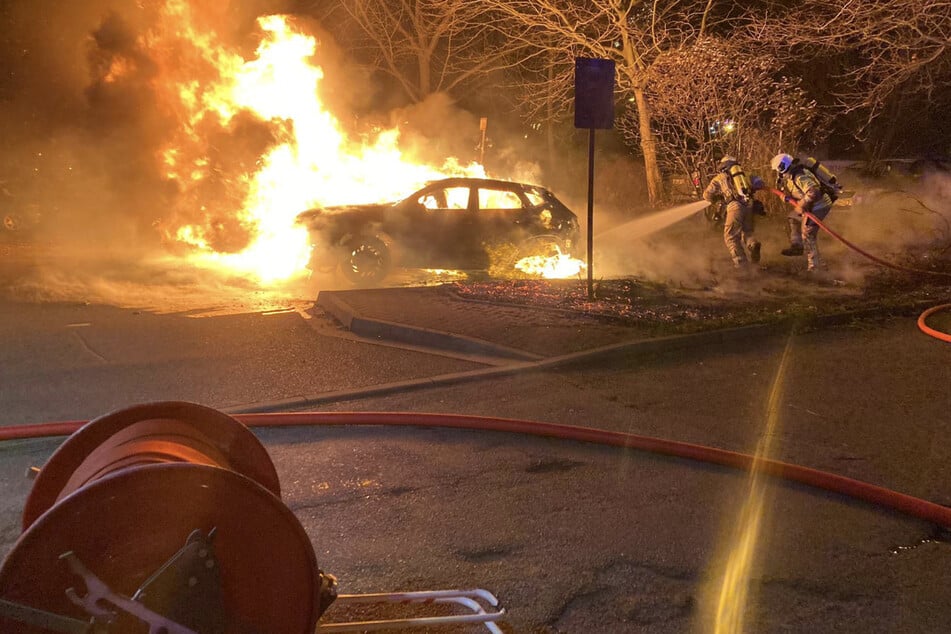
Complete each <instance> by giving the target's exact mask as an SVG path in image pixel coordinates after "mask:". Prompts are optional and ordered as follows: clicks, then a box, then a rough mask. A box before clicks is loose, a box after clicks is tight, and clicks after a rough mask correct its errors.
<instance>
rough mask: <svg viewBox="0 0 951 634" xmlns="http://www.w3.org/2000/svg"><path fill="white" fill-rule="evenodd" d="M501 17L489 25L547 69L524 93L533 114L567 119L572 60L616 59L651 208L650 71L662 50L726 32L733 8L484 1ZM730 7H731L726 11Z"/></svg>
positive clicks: (654, 196) (655, 188)
mask: <svg viewBox="0 0 951 634" xmlns="http://www.w3.org/2000/svg"><path fill="white" fill-rule="evenodd" d="M482 4H483V5H484V6H486V7H491V9H492V10H493V11H494V12H495V13H496V15H497V18H496V19H495V20H493V21H492V25H493V26H494V27H495V28H497V29H498V30H499V31H500V32H501V33H502V34H503V35H504V37H505V39H506V40H507V41H508V42H510V43H511V45H512V47H514V48H517V49H518V50H519V51H520V52H521V53H522V55H521V60H520V61H521V63H522V65H523V68H525V69H532V68H535V69H539V67H541V66H544V65H546V64H548V65H549V66H548V70H549V72H547V73H542V72H536V73H534V74H533V75H532V76H533V77H534V80H533V81H530V82H528V85H527V88H528V91H527V94H529V95H532V96H534V99H532V100H531V101H532V104H533V105H534V109H533V114H535V115H537V116H544V114H543V113H546V111H547V113H548V114H549V116H550V115H551V114H552V113H559V114H561V115H562V116H563V114H564V113H567V112H570V111H571V108H570V105H571V101H570V100H571V98H572V94H573V93H572V78H573V68H574V65H573V60H574V58H575V57H597V58H602V59H611V60H614V61H615V62H616V64H617V69H618V83H617V89H618V93H619V95H621V96H622V97H624V98H629V99H630V100H631V101H632V102H633V103H634V104H635V107H636V112H637V126H638V139H639V144H640V149H641V152H642V154H643V156H644V163H645V167H646V173H647V185H648V195H649V197H650V200H651V202H656V201H658V200H660V199H661V198H662V196H663V181H662V178H661V170H660V165H659V161H658V153H657V147H656V139H655V134H654V132H653V130H652V127H651V126H652V111H651V103H650V101H649V100H648V98H647V89H648V84H649V82H650V77H651V74H650V70H651V68H652V66H653V65H654V63H655V62H656V61H657V59H658V57H659V56H660V55H661V54H662V53H664V52H665V51H670V50H677V49H679V48H681V47H683V46H687V45H689V44H690V43H691V42H694V41H696V40H697V39H698V38H701V37H703V36H704V34H705V33H707V32H713V31H716V30H722V29H724V28H726V24H727V20H728V19H729V18H736V17H738V16H735V15H734V16H731V15H730V11H738V10H737V9H734V8H731V7H734V3H732V2H729V3H727V2H721V3H719V4H720V5H724V6H723V7H720V6H717V3H716V2H714V0H681V1H680V2H660V1H659V0H654V1H653V2H646V1H640V0H586V1H585V2H577V1H575V0H482ZM727 5H729V6H727Z"/></svg>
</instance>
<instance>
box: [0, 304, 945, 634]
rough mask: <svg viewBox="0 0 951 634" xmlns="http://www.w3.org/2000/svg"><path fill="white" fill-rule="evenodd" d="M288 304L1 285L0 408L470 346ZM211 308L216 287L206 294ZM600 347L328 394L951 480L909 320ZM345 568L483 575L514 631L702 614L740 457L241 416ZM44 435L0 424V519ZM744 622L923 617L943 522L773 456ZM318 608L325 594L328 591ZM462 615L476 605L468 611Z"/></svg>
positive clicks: (331, 566)
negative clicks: (441, 381) (398, 339)
mask: <svg viewBox="0 0 951 634" xmlns="http://www.w3.org/2000/svg"><path fill="white" fill-rule="evenodd" d="M294 308H299V306H296V307H295V306H289V307H287V310H286V312H277V313H271V314H262V313H260V312H259V313H250V314H241V313H240V311H237V314H223V312H222V311H220V310H195V309H193V310H190V311H188V312H187V313H184V312H178V313H175V312H173V313H167V314H161V313H160V312H157V311H154V310H140V309H131V308H110V307H106V306H95V305H82V304H75V303H72V304H48V303H47V304H33V303H14V302H10V301H5V302H2V303H0V412H2V424H4V425H11V424H20V423H29V422H39V421H46V420H58V419H77V418H88V417H94V416H97V415H100V414H102V413H105V412H107V411H110V410H112V409H115V408H117V407H121V406H123V405H127V404H132V403H138V402H143V401H149V400H191V401H196V402H201V403H204V404H206V405H210V406H213V407H218V408H236V409H240V408H241V407H243V406H246V405H249V404H253V403H260V402H271V401H279V400H283V399H288V398H293V397H295V396H299V395H303V394H313V393H316V392H319V391H333V390H342V389H348V388H356V387H361V386H371V385H374V384H379V383H385V382H391V381H396V380H402V379H409V378H418V377H423V376H434V375H438V374H443V373H447V372H458V371H463V370H467V369H472V368H474V367H478V365H477V364H474V363H472V362H469V361H464V360H460V359H455V358H449V357H446V356H440V355H431V354H425V353H423V352H420V351H411V350H406V349H400V348H391V347H385V346H380V345H376V344H373V343H368V342H362V341H357V340H354V339H352V338H350V337H348V336H347V333H345V332H342V331H340V330H339V329H337V328H335V327H334V326H333V324H330V323H327V322H326V321H324V320H321V319H320V318H317V319H316V321H315V320H314V319H311V320H307V319H304V316H303V315H302V314H301V313H300V312H296V311H295V310H294ZM227 312H228V311H224V313H227ZM791 337H792V338H791V340H790V339H789V338H788V337H786V336H784V335H779V336H776V337H770V338H759V339H756V340H751V341H748V342H744V343H739V344H737V343H733V344H730V345H727V346H723V345H709V346H698V347H697V348H695V349H689V350H680V351H677V352H670V353H654V354H650V355H638V356H630V357H627V358H620V359H614V360H612V361H610V362H607V361H599V362H595V363H592V364H589V365H586V366H582V367H575V368H571V369H564V370H560V371H557V372H555V371H549V372H535V373H528V374H519V375H515V376H511V377H505V378H495V379H489V380H482V381H478V382H472V383H464V384H459V385H455V386H451V387H443V388H432V389H427V390H419V391H410V392H405V393H399V394H394V395H391V396H387V397H381V398H370V399H357V400H349V401H346V402H340V403H334V404H329V405H325V406H323V407H322V409H325V410H353V411H421V412H422V411H429V412H456V413H468V414H480V415H485V416H503V417H515V418H526V419H533V420H540V421H549V422H560V423H569V424H575V425H587V426H595V427H600V428H604V429H612V430H621V431H626V432H632V433H638V434H646V435H653V436H660V437H664V438H670V439H675V440H681V441H687V442H696V443H702V444H708V445H712V446H716V447H722V448H727V449H732V450H737V451H744V452H752V451H753V450H754V449H755V447H756V446H757V443H758V442H759V441H760V439H761V437H762V435H763V431H764V429H765V422H766V420H767V402H768V396H769V393H770V390H771V388H772V387H773V385H774V380H775V378H776V376H777V370H778V368H779V365H780V358H781V357H782V355H783V351H784V349H786V347H787V344H788V349H789V358H788V363H787V369H786V371H785V373H784V374H783V377H782V380H781V382H780V387H781V396H780V399H779V401H778V406H777V412H778V416H777V418H776V422H775V427H774V428H773V429H772V431H771V433H770V434H769V436H770V440H771V441H772V442H771V446H772V454H771V457H773V458H776V459H780V460H786V461H790V462H796V463H799V464H803V465H806V466H810V467H815V468H818V469H824V470H828V471H833V472H835V473H839V474H842V475H847V476H850V477H853V478H857V479H860V480H866V481H869V482H873V483H876V484H880V485H882V486H886V487H891V488H894V489H897V490H899V491H902V492H905V493H909V494H912V495H917V496H921V497H923V498H926V499H929V500H932V501H935V502H939V503H942V504H951V443H949V442H948V441H947V438H948V432H949V427H951V416H949V414H948V412H951V390H949V389H948V386H949V385H951V370H949V367H951V366H949V360H951V356H949V355H951V349H949V348H948V346H947V345H946V344H942V343H941V342H938V341H936V340H933V339H929V338H927V337H924V336H923V335H921V334H920V333H919V332H918V331H917V329H916V328H915V327H914V324H913V322H912V321H911V320H890V321H884V322H862V323H857V324H853V325H851V326H848V327H839V328H835V329H830V330H822V331H816V332H805V333H799V334H796V335H791ZM259 436H260V437H261V438H262V440H263V441H264V442H265V445H266V447H267V448H268V451H269V452H270V454H271V456H272V457H273V459H274V461H275V464H276V465H277V468H278V472H279V475H280V477H281V481H282V483H283V488H284V500H285V502H286V503H287V504H288V506H289V507H290V508H291V509H292V510H293V511H294V512H295V514H296V515H297V516H298V518H299V519H300V520H301V522H302V523H303V524H304V526H305V528H306V529H307V531H308V534H309V535H310V536H311V538H312V540H313V543H314V546H315V549H316V551H317V556H318V561H319V562H320V564H321V566H322V567H323V568H324V569H326V570H329V571H331V572H333V573H334V574H336V575H337V576H338V577H340V580H341V584H342V589H343V591H345V592H360V591H382V590H397V589H399V590H409V589H425V588H434V587H437V588H445V587H454V586H480V587H484V588H488V589H490V590H491V591H493V592H495V593H496V594H497V595H498V596H500V597H501V598H502V600H503V602H504V603H505V605H506V606H507V608H508V610H509V617H508V619H507V625H506V627H507V629H508V630H509V631H516V632H626V631H631V632H634V631H651V632H683V631H691V630H696V631H712V630H713V629H714V625H715V621H716V617H715V609H714V607H715V603H716V597H717V595H718V592H719V588H720V586H721V583H722V578H723V573H724V561H725V558H726V556H727V553H728V551H729V545H730V543H731V539H732V536H733V535H734V531H735V530H736V528H737V526H739V525H741V524H743V522H741V521H740V520H738V518H739V517H740V514H741V511H742V507H743V503H744V502H745V501H746V500H747V496H748V491H749V482H748V479H747V477H746V475H745V474H742V473H737V472H733V471H730V470H727V469H723V468H719V467H711V466H704V465H700V464H697V463H692V462H688V461H683V460H677V459H669V458H660V457H657V456H652V455H648V454H643V453H639V452H632V451H621V450H617V449H611V448H605V447H597V446H591V445H581V444H577V443H567V442H563V441H557V440H541V439H534V438H529V437H524V436H514V435H505V434H500V433H480V432H460V431H447V430H435V429H417V430H406V429H402V430H397V429H379V428H362V427H360V428H358V427H354V428H345V429H288V430H268V431H262V432H260V433H259ZM55 446H56V442H55V441H52V440H43V441H25V442H16V443H7V444H6V445H5V446H4V447H2V448H0V452H2V455H3V459H2V460H0V473H2V474H3V477H2V479H0V482H2V484H0V487H2V488H0V542H2V546H3V548H4V549H5V550H6V549H8V548H9V547H10V546H11V545H12V543H13V541H14V540H15V538H16V536H17V535H18V533H19V526H18V521H19V513H20V511H21V509H22V504H23V500H24V498H25V496H26V494H27V492H28V490H29V482H28V481H26V480H25V479H24V478H23V477H22V474H23V472H24V470H25V468H26V467H27V466H29V465H37V464H42V462H43V461H44V460H45V458H46V456H48V455H49V453H50V452H51V451H52V450H53V448H55ZM766 499H767V503H766V506H765V509H766V510H765V512H764V515H763V526H762V529H761V531H760V534H759V539H758V541H756V545H755V549H754V551H755V560H754V562H755V563H754V565H753V568H752V571H753V572H752V581H751V586H750V593H749V595H748V597H747V599H746V601H745V605H746V609H745V615H746V629H747V631H756V632H772V631H795V632H814V631H843V632H870V631H871V632H892V631H914V632H943V631H946V630H947V623H948V621H949V617H951V584H949V582H951V572H949V571H951V544H949V543H948V541H947V539H946V537H947V535H946V534H945V533H941V532H939V531H936V530H935V529H934V527H933V526H930V525H928V524H926V523H924V522H921V521H918V520H913V519H909V518H906V517H903V516H900V515H897V514H894V513H890V512H886V511H882V510H880V509H876V508H872V507H870V506H868V505H865V504H862V503H856V502H852V501H849V500H846V499H844V498H841V497H839V496H835V495H830V494H825V493H819V492H817V491H814V490H811V489H809V488H806V487H803V486H798V485H789V484H785V483H780V482H776V481H770V483H769V486H768V494H767V496H766ZM328 616H329V617H333V616H334V613H333V612H331V614H330V615H328ZM467 631H480V630H478V629H474V628H473V629H470V630H467Z"/></svg>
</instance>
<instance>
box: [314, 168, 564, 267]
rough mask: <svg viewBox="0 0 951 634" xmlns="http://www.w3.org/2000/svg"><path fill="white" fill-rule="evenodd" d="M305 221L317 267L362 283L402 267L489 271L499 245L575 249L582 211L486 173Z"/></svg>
mask: <svg viewBox="0 0 951 634" xmlns="http://www.w3.org/2000/svg"><path fill="white" fill-rule="evenodd" d="M297 222H298V223H299V224H302V225H304V226H305V227H307V229H308V231H309V232H310V241H311V245H312V246H313V251H312V258H311V267H312V269H314V270H328V269H329V268H331V267H335V266H339V267H340V271H341V273H342V274H343V275H344V276H345V277H346V278H347V279H348V280H349V281H350V282H352V283H354V284H374V283H378V282H380V281H381V280H382V279H383V278H384V277H386V275H387V274H388V273H389V272H390V271H391V270H392V269H393V267H397V266H399V267H408V268H441V269H464V270H474V269H482V270H484V269H488V268H489V265H490V255H489V252H490V248H489V247H491V246H492V245H496V244H505V243H508V244H513V245H515V246H516V247H517V251H518V253H519V255H520V256H526V255H538V254H546V255H547V254H550V252H551V251H552V250H553V247H557V248H558V249H559V250H560V252H561V253H564V254H571V253H572V251H573V250H574V249H575V248H576V247H577V241H578V217H577V216H576V215H575V214H574V212H572V211H571V210H570V209H568V207H566V206H565V205H564V204H563V203H562V202H561V201H559V200H558V199H557V198H556V197H555V195H554V194H552V193H551V192H550V191H549V190H547V189H545V188H544V187H538V186H536V185H528V184H524V183H515V182H510V181H502V180H493V179H484V178H447V179H443V180H438V181H434V182H431V183H429V184H428V185H426V186H425V187H423V188H422V189H420V190H418V191H416V192H414V193H413V194H411V195H409V196H408V197H406V198H405V199H403V200H401V201H399V202H396V203H389V204H367V205H352V206H343V207H325V208H321V209H310V210H308V211H305V212H303V213H301V214H299V215H298V216H297Z"/></svg>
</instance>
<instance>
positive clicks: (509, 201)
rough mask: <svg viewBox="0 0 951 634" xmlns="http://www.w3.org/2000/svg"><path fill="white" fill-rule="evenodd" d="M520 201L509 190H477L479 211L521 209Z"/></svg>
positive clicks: (482, 188) (483, 188) (481, 188)
mask: <svg viewBox="0 0 951 634" xmlns="http://www.w3.org/2000/svg"><path fill="white" fill-rule="evenodd" d="M522 207H523V205H522V199H521V198H519V195H518V194H516V193H515V192H513V191H512V190H510V189H492V188H487V187H480V188H479V209H521V208H522Z"/></svg>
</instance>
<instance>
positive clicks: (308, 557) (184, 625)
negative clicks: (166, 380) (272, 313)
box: [0, 402, 336, 634]
mask: <svg viewBox="0 0 951 634" xmlns="http://www.w3.org/2000/svg"><path fill="white" fill-rule="evenodd" d="M68 589H72V590H69V591H68V592H67V590H68ZM335 592H336V583H335V580H334V578H333V577H332V576H330V575H325V574H323V573H322V572H321V571H320V569H319V568H318V567H317V561H316V557H315V554H314V549H313V546H312V545H311V541H310V538H309V537H308V535H307V533H306V532H305V531H304V529H303V527H302V526H301V524H300V522H299V521H298V520H297V518H296V517H295V516H294V514H293V513H292V512H291V511H290V510H289V509H288V508H287V507H286V506H285V505H284V503H283V502H282V501H281V499H280V483H279V481H278V477H277V472H276V471H275V469H274V465H273V463H272V461H271V459H270V456H269V455H268V454H267V451H266V450H265V449H264V447H263V446H262V445H261V443H260V442H259V441H258V439H257V438H256V437H255V436H254V435H253V434H252V433H251V432H250V431H249V430H248V429H247V428H246V427H245V426H244V425H242V424H241V423H239V422H238V421H236V420H235V419H233V418H231V417H230V416H228V415H226V414H224V413H222V412H219V411H217V410H213V409H210V408H207V407H203V406H200V405H194V404H191V403H178V402H164V403H152V404H146V405H137V406H134V407H130V408H128V409H123V410H120V411H116V412H113V413H111V414H107V415H105V416H102V417H100V418H97V419H95V420H93V421H91V422H89V423H88V424H86V425H85V426H83V427H82V428H81V429H80V430H79V431H77V432H76V433H75V434H73V435H72V436H70V437H69V438H68V439H67V440H66V441H65V442H64V443H63V445H61V446H60V447H59V448H58V449H57V450H56V452H55V453H54V454H53V455H52V457H51V458H50V459H49V461H48V462H47V463H46V465H44V466H43V468H42V469H41V470H40V471H39V473H38V475H37V477H36V479H35V482H34V484H33V488H32V490H31V491H30V494H29V497H28V499H27V501H26V505H25V508H24V513H23V533H22V535H21V536H20V538H19V539H18V541H17V542H16V544H15V545H14V547H13V549H12V550H11V551H10V553H9V554H8V555H7V557H6V559H5V560H4V562H3V564H2V566H0V597H2V598H3V602H2V605H0V631H3V632H13V633H16V634H20V633H23V634H33V633H41V632H44V633H48V632H51V631H52V632H60V631H61V632H109V633H112V632H123V633H125V632H129V633H135V632H149V633H150V634H158V633H161V632H165V633H167V634H173V633H178V634H186V633H189V632H192V633H196V632H200V633H201V634H206V633H212V634H218V633H221V634H226V633H227V634H230V633H231V632H236V633H237V632H240V633H241V634H303V633H308V634H309V633H311V632H313V631H314V630H315V627H316V623H317V620H318V618H319V617H320V615H321V614H322V613H323V611H324V610H325V609H326V608H327V607H328V605H329V604H330V602H332V601H333V599H334V597H335Z"/></svg>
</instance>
